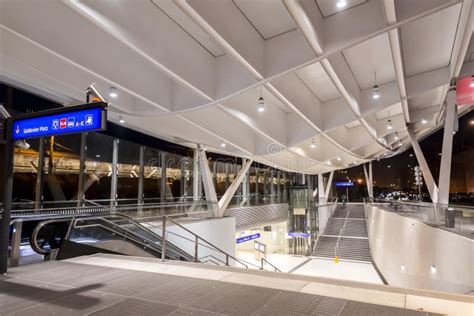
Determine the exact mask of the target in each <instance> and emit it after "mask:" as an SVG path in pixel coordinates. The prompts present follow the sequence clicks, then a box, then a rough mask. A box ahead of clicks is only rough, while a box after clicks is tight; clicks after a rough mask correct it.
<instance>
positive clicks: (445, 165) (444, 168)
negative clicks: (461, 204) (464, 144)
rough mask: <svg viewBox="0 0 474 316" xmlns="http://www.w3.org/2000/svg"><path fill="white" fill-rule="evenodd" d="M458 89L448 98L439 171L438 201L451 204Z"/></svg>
mask: <svg viewBox="0 0 474 316" xmlns="http://www.w3.org/2000/svg"><path fill="white" fill-rule="evenodd" d="M455 99H456V91H455V90H451V91H450V92H449V93H448V97H447V98H446V117H445V119H444V134H443V149H442V155H441V165H440V171H439V181H438V185H439V193H438V203H440V204H449V187H450V184H451V160H452V156H453V131H454V125H455V121H456V120H457V119H458V117H457V115H456V114H457V113H456V102H455Z"/></svg>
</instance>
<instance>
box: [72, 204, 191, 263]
mask: <svg viewBox="0 0 474 316" xmlns="http://www.w3.org/2000/svg"><path fill="white" fill-rule="evenodd" d="M108 216H116V217H125V218H127V219H128V220H130V221H131V222H133V224H135V225H136V226H138V227H140V229H143V230H145V231H146V232H147V233H149V234H151V235H152V236H156V237H157V239H159V240H160V239H162V237H161V236H159V235H158V234H156V233H155V232H153V231H151V230H149V229H148V228H146V227H145V226H143V225H141V224H140V223H139V222H137V221H135V220H134V219H133V218H131V217H129V216H127V215H124V214H120V213H116V214H110V215H108ZM79 220H101V221H104V222H106V223H108V224H111V225H113V226H118V227H120V229H122V230H125V231H126V232H127V233H129V234H130V235H132V236H134V237H135V238H136V240H134V241H135V242H137V243H139V244H140V245H142V246H146V247H148V248H150V249H153V250H155V251H158V252H161V248H159V247H158V246H156V247H155V245H156V243H155V242H154V241H153V240H150V239H149V238H146V237H144V236H141V235H139V234H137V233H135V232H134V231H131V230H129V229H127V228H125V227H122V226H120V225H117V224H116V223H115V222H113V221H110V220H108V219H106V218H105V217H104V216H92V217H86V218H81V219H77V220H74V224H73V226H74V228H81V227H101V228H104V229H106V230H108V231H110V232H113V233H118V234H120V235H121V236H123V237H125V238H130V236H127V235H125V234H122V233H120V232H118V231H116V230H114V229H111V228H110V227H107V226H105V225H102V224H92V225H91V224H89V225H77V222H78V221H79ZM130 239H132V238H130ZM132 240H133V239H132ZM142 240H143V242H142ZM144 242H148V243H149V245H146V244H145V243H144ZM170 248H171V251H172V252H173V253H174V255H177V256H178V257H179V256H182V257H185V256H187V257H188V259H190V260H192V258H191V255H189V254H187V253H186V252H185V251H183V250H181V249H179V248H178V247H176V246H174V245H172V246H171V247H170ZM173 248H174V249H173ZM180 252H181V254H180Z"/></svg>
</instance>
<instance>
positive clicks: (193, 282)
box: [0, 260, 428, 316]
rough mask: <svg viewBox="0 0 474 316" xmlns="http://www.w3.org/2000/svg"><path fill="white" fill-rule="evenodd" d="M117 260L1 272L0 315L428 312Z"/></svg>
mask: <svg viewBox="0 0 474 316" xmlns="http://www.w3.org/2000/svg"><path fill="white" fill-rule="evenodd" d="M117 262H122V263H123V264H126V265H128V267H127V268H118V267H117V266H120V264H119V263H118V264H117V265H115V267H110V266H98V265H89V264H83V263H74V262H67V261H61V262H60V261H52V262H46V263H41V264H32V265H28V266H24V267H19V268H14V269H11V270H10V272H9V274H8V275H7V276H1V277H0V315H35V316H39V315H53V314H54V315H222V314H224V315H427V314H428V313H424V312H417V311H413V310H406V309H400V308H394V307H387V306H381V305H374V304H367V303H361V302H355V301H350V300H345V299H340V298H334V297H326V296H320V295H312V294H306V293H301V292H297V291H286V290H281V289H276V288H268V287H263V286H251V285H243V284H236V283H230V282H222V281H216V280H212V278H216V277H217V276H219V275H220V274H226V273H227V274H228V275H229V272H225V271H224V272H222V271H219V270H217V271H214V272H212V271H211V273H212V274H209V272H206V273H207V277H206V278H207V279H205V278H202V275H200V274H199V273H200V272H196V271H197V270H202V271H205V270H204V269H200V268H199V269H196V268H187V267H185V269H188V270H189V273H190V275H194V274H196V276H198V277H189V276H180V275H172V274H167V270H166V267H165V268H163V267H164V265H161V268H160V265H159V264H155V266H156V269H158V271H160V269H161V270H163V272H144V271H137V270H135V269H134V268H133V267H135V266H137V267H140V266H141V265H143V266H147V265H150V264H151V263H148V262H141V261H138V260H135V261H125V260H118V261H117ZM127 262H128V263H127ZM154 269H155V268H154ZM170 269H173V266H171V268H170ZM180 269H183V268H182V267H180ZM188 270H186V271H188ZM170 271H171V270H170ZM181 271H185V270H181ZM170 273H171V272H170ZM203 273H204V272H203ZM255 273H257V272H255ZM180 274H181V273H180ZM289 289H291V287H290V286H289Z"/></svg>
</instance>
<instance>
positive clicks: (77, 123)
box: [12, 102, 107, 140]
mask: <svg viewBox="0 0 474 316" xmlns="http://www.w3.org/2000/svg"><path fill="white" fill-rule="evenodd" d="M106 106H107V104H106V103H103V102H100V103H91V104H84V105H79V106H71V107H64V108H59V109H53V110H48V111H40V112H36V113H30V114H25V115H22V116H21V117H18V118H16V119H15V120H14V122H13V135H12V137H13V140H17V139H24V138H33V137H45V136H54V135H62V134H71V133H81V132H91V131H98V130H105V127H106V122H107V110H106Z"/></svg>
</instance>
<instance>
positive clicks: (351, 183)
mask: <svg viewBox="0 0 474 316" xmlns="http://www.w3.org/2000/svg"><path fill="white" fill-rule="evenodd" d="M353 186H354V182H336V187H353Z"/></svg>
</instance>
